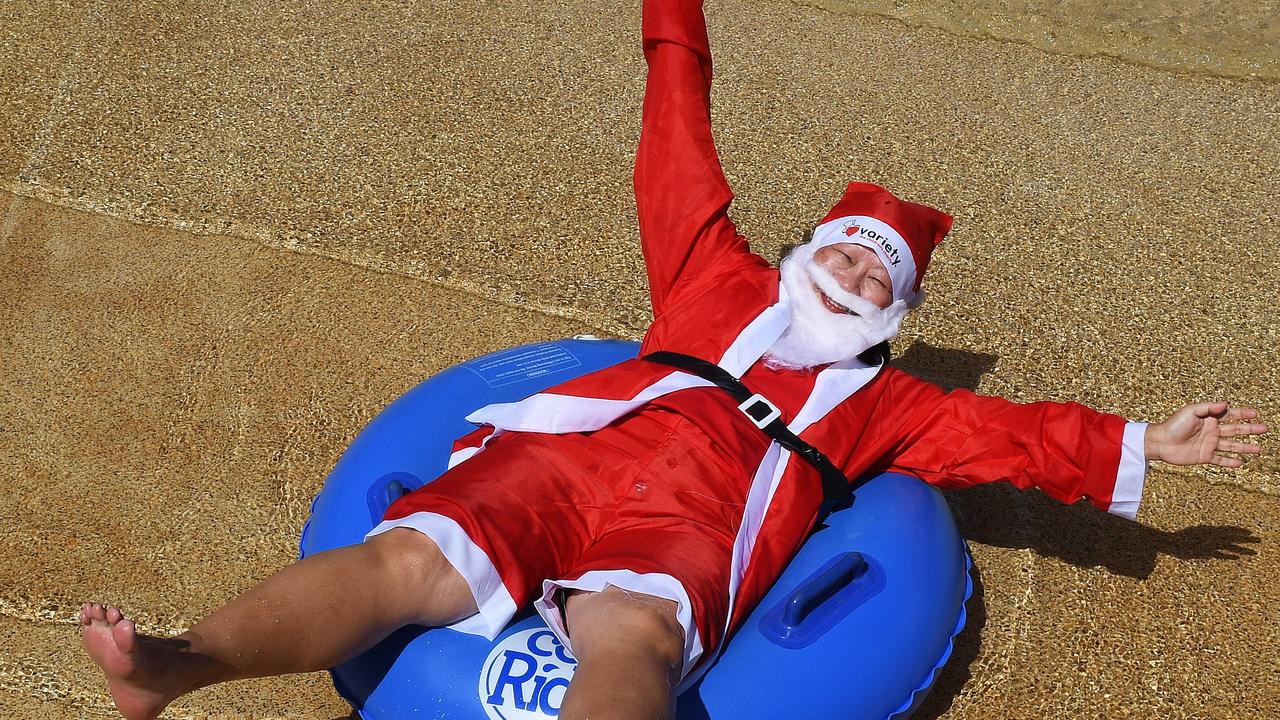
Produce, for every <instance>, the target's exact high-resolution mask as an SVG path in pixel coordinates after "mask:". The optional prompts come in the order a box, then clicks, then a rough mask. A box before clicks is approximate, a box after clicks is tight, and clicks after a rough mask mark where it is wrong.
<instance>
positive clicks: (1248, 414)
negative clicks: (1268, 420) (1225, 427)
mask: <svg viewBox="0 0 1280 720" xmlns="http://www.w3.org/2000/svg"><path fill="white" fill-rule="evenodd" d="M1256 417H1258V411H1257V410H1254V409H1253V408H1247V407H1233V408H1230V409H1228V410H1227V414H1226V416H1225V417H1223V420H1226V421H1227V422H1239V421H1241V420H1252V419H1253V418H1256Z"/></svg>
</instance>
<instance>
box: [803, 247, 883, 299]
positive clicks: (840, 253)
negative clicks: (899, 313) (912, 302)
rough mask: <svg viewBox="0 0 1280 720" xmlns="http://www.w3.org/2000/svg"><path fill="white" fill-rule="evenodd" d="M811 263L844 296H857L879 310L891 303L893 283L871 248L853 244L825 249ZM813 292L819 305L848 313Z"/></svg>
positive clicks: (820, 249)
mask: <svg viewBox="0 0 1280 720" xmlns="http://www.w3.org/2000/svg"><path fill="white" fill-rule="evenodd" d="M813 261H814V262H815V263H816V264H818V265H820V266H821V267H822V268H823V269H825V270H826V271H827V272H829V273H831V276H832V277H834V278H835V280H836V282H837V283H839V285H840V288H841V289H842V290H844V291H845V292H847V293H850V294H851V295H857V296H858V297H860V298H862V299H863V300H866V301H867V302H870V303H872V304H873V305H875V306H876V307H878V308H881V309H884V308H887V307H889V305H890V304H891V303H893V281H892V279H891V278H890V277H889V271H888V270H887V269H885V266H884V263H882V262H881V261H880V258H879V256H877V255H876V252H875V251H874V250H872V249H871V248H868V247H866V246H863V245H857V244H854V243H834V244H832V245H825V246H823V247H821V248H818V250H817V252H815V253H814V254H813ZM814 292H816V293H818V296H819V297H820V298H821V299H822V303H823V305H825V306H826V307H827V309H829V310H830V311H831V312H834V313H845V314H849V313H850V312H851V311H850V310H849V309H848V308H846V307H844V306H843V305H841V304H840V303H838V302H836V301H835V300H832V299H831V298H830V297H827V295H826V293H823V292H822V291H821V290H819V289H818V288H817V287H816V286H815V287H814Z"/></svg>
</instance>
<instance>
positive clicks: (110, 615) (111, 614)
mask: <svg viewBox="0 0 1280 720" xmlns="http://www.w3.org/2000/svg"><path fill="white" fill-rule="evenodd" d="M123 619H124V613H122V612H120V608H115V607H109V608H107V622H109V623H111V624H112V625H115V624H116V623H118V622H120V621H121V620H123Z"/></svg>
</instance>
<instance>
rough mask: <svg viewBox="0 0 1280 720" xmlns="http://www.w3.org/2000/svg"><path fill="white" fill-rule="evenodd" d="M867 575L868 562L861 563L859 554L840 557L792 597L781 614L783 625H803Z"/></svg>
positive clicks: (860, 554)
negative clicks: (832, 598)
mask: <svg viewBox="0 0 1280 720" xmlns="http://www.w3.org/2000/svg"><path fill="white" fill-rule="evenodd" d="M866 571H867V561H866V560H865V559H863V557H862V553H859V552H851V553H845V554H844V555H841V556H839V557H838V558H837V559H836V562H835V563H833V564H832V565H831V567H829V568H827V570H826V572H823V573H820V574H819V575H818V576H817V577H816V578H813V579H812V580H810V581H809V582H807V583H805V584H804V585H801V586H800V587H799V588H798V589H797V590H796V591H795V592H793V593H791V597H789V598H787V604H786V605H785V606H784V609H783V611H782V624H783V625H786V626H788V627H795V626H797V625H799V624H800V623H802V622H804V621H805V618H807V617H809V613H811V612H813V611H814V610H815V609H816V608H817V607H818V606H820V605H822V603H824V602H826V601H827V600H830V599H831V596H832V595H835V594H836V591H838V590H839V589H840V588H842V587H845V586H847V585H850V584H852V583H853V580H854V578H855V577H857V576H858V575H860V574H862V573H864V572H866Z"/></svg>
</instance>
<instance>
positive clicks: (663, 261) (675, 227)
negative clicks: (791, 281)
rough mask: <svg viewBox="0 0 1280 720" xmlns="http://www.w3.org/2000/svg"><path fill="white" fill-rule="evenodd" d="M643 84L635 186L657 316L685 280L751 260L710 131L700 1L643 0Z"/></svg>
mask: <svg viewBox="0 0 1280 720" xmlns="http://www.w3.org/2000/svg"><path fill="white" fill-rule="evenodd" d="M643 37H644V56H645V60H646V62H648V65H649V77H648V82H647V84H646V86H645V96H644V115H643V118H642V124H641V130H640V148H639V150H638V151H637V154H636V168H635V191H636V206H637V209H638V211H639V219H640V242H641V246H642V248H643V250H644V256H645V264H646V266H647V267H648V271H649V294H650V297H651V300H652V302H653V314H654V316H655V317H657V316H659V315H661V314H662V312H663V310H664V307H665V304H666V300H667V299H668V297H669V296H670V295H671V293H672V291H673V290H674V289H675V288H676V287H677V286H678V285H679V284H680V283H681V282H683V281H686V280H689V279H690V278H692V277H693V276H695V275H697V274H698V273H700V272H703V271H706V270H709V269H712V268H725V267H730V266H732V264H733V262H734V261H735V260H743V261H750V258H751V257H752V256H750V255H749V250H748V248H747V243H746V241H745V240H743V239H742V238H741V237H740V236H739V235H738V231H737V229H736V228H735V227H734V224H733V222H732V221H730V220H729V216H728V209H729V203H730V202H731V201H732V200H733V193H732V191H730V189H729V184H728V182H727V181H726V180H725V178H724V173H723V171H722V170H721V168H720V160H719V158H718V157H717V155H716V148H715V143H714V141H713V140H712V137H711V50H710V47H709V45H708V42H707V28H706V21H705V20H704V18H703V15H702V3H701V0H644V10H643Z"/></svg>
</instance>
